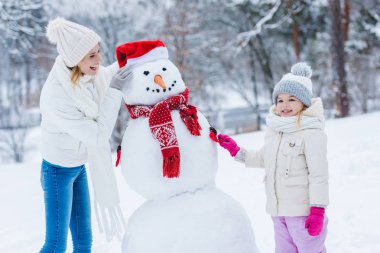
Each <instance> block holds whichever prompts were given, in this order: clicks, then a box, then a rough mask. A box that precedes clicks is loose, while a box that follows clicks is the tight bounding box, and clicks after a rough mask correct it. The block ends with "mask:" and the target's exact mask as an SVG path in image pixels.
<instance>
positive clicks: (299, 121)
mask: <svg viewBox="0 0 380 253" xmlns="http://www.w3.org/2000/svg"><path fill="white" fill-rule="evenodd" d="M306 108H307V107H306V106H305V105H304V104H302V109H301V111H299V112H298V113H297V114H296V127H297V128H300V127H301V116H302V113H303V112H304V111H305V109H306Z"/></svg>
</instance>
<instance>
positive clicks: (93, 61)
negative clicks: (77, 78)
mask: <svg viewBox="0 0 380 253" xmlns="http://www.w3.org/2000/svg"><path fill="white" fill-rule="evenodd" d="M101 61H102V57H101V55H100V45H99V43H98V44H97V45H96V46H95V47H94V48H93V49H91V50H90V52H88V54H87V55H86V56H85V57H84V58H83V59H82V60H81V61H80V62H79V64H78V67H79V69H80V70H81V71H82V73H83V74H84V75H90V76H93V75H95V74H96V73H97V72H98V69H99V65H100V62H101Z"/></svg>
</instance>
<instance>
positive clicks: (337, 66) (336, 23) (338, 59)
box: [329, 0, 349, 117]
mask: <svg viewBox="0 0 380 253" xmlns="http://www.w3.org/2000/svg"><path fill="white" fill-rule="evenodd" d="M329 7H330V8H329V14H330V21H331V29H330V34H331V57H332V73H333V76H332V82H333V86H334V91H335V97H336V101H335V103H336V117H346V116H348V113H349V99H348V93H347V80H346V70H345V55H344V40H343V31H342V22H341V21H342V15H341V10H340V1H339V0H330V1H329Z"/></svg>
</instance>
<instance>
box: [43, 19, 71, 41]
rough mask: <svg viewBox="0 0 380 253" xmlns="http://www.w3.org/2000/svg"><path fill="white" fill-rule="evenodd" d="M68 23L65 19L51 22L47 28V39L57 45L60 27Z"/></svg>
mask: <svg viewBox="0 0 380 253" xmlns="http://www.w3.org/2000/svg"><path fill="white" fill-rule="evenodd" d="M65 22H66V19H64V18H56V19H54V20H52V21H50V22H49V24H48V25H47V27H46V37H47V38H48V40H49V41H50V43H52V44H57V42H58V39H59V38H58V29H59V27H60V26H61V25H62V24H63V23H65Z"/></svg>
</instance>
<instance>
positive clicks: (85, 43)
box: [46, 18, 100, 67]
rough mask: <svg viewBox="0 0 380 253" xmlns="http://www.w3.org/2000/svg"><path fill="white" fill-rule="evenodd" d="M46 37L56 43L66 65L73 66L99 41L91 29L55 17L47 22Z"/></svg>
mask: <svg viewBox="0 0 380 253" xmlns="http://www.w3.org/2000/svg"><path fill="white" fill-rule="evenodd" d="M46 37H47V38H48V39H49V41H50V42H51V43H53V44H57V50H58V53H59V54H60V55H61V56H62V58H63V60H64V61H65V63H66V65H67V66H68V67H74V66H76V65H78V63H79V62H80V61H81V60H82V59H83V58H84V57H85V56H86V54H87V53H88V52H90V50H91V49H93V48H94V47H95V46H96V44H97V43H99V41H100V37H99V35H98V34H97V33H96V32H94V31H93V30H91V29H89V28H87V27H84V26H82V25H79V24H77V23H74V22H71V21H68V20H66V19H64V18H56V19H54V20H52V21H50V22H49V24H48V26H47V28H46Z"/></svg>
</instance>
